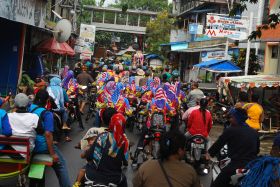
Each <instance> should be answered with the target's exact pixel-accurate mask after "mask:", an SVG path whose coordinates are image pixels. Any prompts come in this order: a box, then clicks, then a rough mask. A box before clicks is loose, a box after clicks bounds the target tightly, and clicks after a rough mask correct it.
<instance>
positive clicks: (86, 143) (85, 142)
mask: <svg viewBox="0 0 280 187" xmlns="http://www.w3.org/2000/svg"><path fill="white" fill-rule="evenodd" d="M104 131H105V128H96V127H93V128H90V129H89V130H88V131H87V133H86V135H85V136H84V137H83V139H82V140H81V149H82V150H83V151H84V152H83V153H82V154H81V158H82V159H85V158H86V157H87V154H88V150H89V148H90V147H91V145H92V144H93V143H94V141H95V139H96V137H97V136H98V135H99V134H100V133H103V132H104ZM85 167H86V165H85V166H84V167H83V168H81V169H80V171H79V174H78V176H77V179H76V182H75V183H74V185H73V187H80V186H81V183H82V181H83V179H84V176H85V173H86V170H85Z"/></svg>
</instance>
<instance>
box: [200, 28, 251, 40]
mask: <svg viewBox="0 0 280 187" xmlns="http://www.w3.org/2000/svg"><path fill="white" fill-rule="evenodd" d="M205 34H206V35H207V36H209V37H220V38H221V37H225V38H230V39H232V40H246V39H248V34H247V33H246V32H241V31H234V30H224V29H206V32H205Z"/></svg>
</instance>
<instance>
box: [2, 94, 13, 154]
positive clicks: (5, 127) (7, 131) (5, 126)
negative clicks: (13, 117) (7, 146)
mask: <svg viewBox="0 0 280 187" xmlns="http://www.w3.org/2000/svg"><path fill="white" fill-rule="evenodd" d="M3 102H4V101H3V100H2V99H1V98H0V106H2V105H3ZM0 135H4V136H11V135H12V129H11V125H10V122H9V119H8V115H7V112H6V111H5V110H3V109H0ZM3 147H4V146H3V145H0V149H2V148H3Z"/></svg>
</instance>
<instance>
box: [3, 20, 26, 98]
mask: <svg viewBox="0 0 280 187" xmlns="http://www.w3.org/2000/svg"><path fill="white" fill-rule="evenodd" d="M0 28H1V29H0V36H2V37H1V39H0V93H1V95H3V94H4V95H5V94H7V93H8V92H9V91H10V90H12V91H13V93H15V91H16V88H17V83H18V74H19V67H18V64H19V63H18V62H19V60H20V58H19V54H20V50H21V49H20V38H21V30H22V24H20V23H16V22H12V21H7V20H5V19H2V18H0Z"/></svg>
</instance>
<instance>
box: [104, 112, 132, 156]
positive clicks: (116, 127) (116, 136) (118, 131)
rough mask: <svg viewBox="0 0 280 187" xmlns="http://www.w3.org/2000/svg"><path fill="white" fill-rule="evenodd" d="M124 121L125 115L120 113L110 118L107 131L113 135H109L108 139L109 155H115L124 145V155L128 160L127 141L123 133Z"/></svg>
mask: <svg viewBox="0 0 280 187" xmlns="http://www.w3.org/2000/svg"><path fill="white" fill-rule="evenodd" d="M125 122H126V120H125V117H124V115H123V114H121V113H117V114H115V115H113V116H112V118H111V121H110V124H109V131H110V134H111V135H113V137H112V136H109V140H110V142H111V147H110V149H109V155H110V156H112V157H116V156H117V154H118V152H119V150H120V149H121V148H122V147H123V146H124V155H125V158H126V160H128V148H129V141H128V139H127V137H126V135H125V133H124V130H125Z"/></svg>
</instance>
